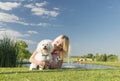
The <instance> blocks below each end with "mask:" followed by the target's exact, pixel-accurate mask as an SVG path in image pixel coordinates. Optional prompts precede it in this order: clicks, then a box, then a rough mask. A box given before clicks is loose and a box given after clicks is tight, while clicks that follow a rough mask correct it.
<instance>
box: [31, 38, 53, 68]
mask: <svg viewBox="0 0 120 81" xmlns="http://www.w3.org/2000/svg"><path fill="white" fill-rule="evenodd" d="M37 51H38V52H39V53H38V54H36V56H35V58H34V59H36V60H38V61H41V62H46V64H49V62H50V61H51V60H52V56H51V51H52V41H51V40H42V41H41V42H40V43H39V44H38V46H37ZM37 66H38V65H36V64H34V63H31V64H30V70H33V69H37ZM44 68H45V69H46V68H49V67H48V65H47V66H45V67H44V66H41V65H39V70H43V69H44Z"/></svg>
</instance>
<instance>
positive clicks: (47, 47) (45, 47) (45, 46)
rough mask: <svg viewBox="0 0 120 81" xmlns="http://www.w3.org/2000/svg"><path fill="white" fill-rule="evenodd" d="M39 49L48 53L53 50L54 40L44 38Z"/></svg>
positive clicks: (44, 53)
mask: <svg viewBox="0 0 120 81" xmlns="http://www.w3.org/2000/svg"><path fill="white" fill-rule="evenodd" d="M37 49H39V50H40V51H41V53H42V54H43V55H48V54H50V53H51V52H52V41H51V40H42V41H41V42H40V43H39V44H38V47H37Z"/></svg>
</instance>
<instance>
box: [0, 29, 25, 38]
mask: <svg viewBox="0 0 120 81" xmlns="http://www.w3.org/2000/svg"><path fill="white" fill-rule="evenodd" d="M0 35H3V36H4V35H7V36H10V37H13V38H18V37H25V35H24V34H21V33H20V32H18V31H15V30H11V29H5V28H3V29H2V30H0Z"/></svg>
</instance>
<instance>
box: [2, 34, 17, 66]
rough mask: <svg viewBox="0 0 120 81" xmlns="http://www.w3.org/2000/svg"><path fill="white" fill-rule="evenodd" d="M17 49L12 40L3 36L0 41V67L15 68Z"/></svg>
mask: <svg viewBox="0 0 120 81" xmlns="http://www.w3.org/2000/svg"><path fill="white" fill-rule="evenodd" d="M17 54H18V49H17V47H16V45H15V42H14V40H11V39H10V38H9V37H7V36H4V37H3V39H2V40H0V67H15V66H16V61H17V59H16V58H17Z"/></svg>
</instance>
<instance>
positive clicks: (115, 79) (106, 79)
mask: <svg viewBox="0 0 120 81" xmlns="http://www.w3.org/2000/svg"><path fill="white" fill-rule="evenodd" d="M0 81H120V69H81V68H80V69H59V70H55V69H54V70H44V71H29V70H28V68H0Z"/></svg>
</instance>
